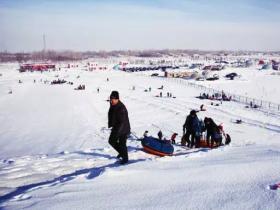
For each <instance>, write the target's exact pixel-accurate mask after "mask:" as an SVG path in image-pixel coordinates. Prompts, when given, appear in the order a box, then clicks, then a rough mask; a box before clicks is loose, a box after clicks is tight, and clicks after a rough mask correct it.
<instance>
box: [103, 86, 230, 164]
mask: <svg viewBox="0 0 280 210" xmlns="http://www.w3.org/2000/svg"><path fill="white" fill-rule="evenodd" d="M196 113H197V111H195V110H192V111H191V112H190V114H189V115H188V116H187V118H186V121H185V123H184V125H183V137H182V144H183V139H184V140H185V143H186V142H187V143H188V147H190V148H192V147H193V146H195V147H200V139H201V136H202V133H203V132H205V131H206V141H207V146H209V147H213V145H214V142H215V143H216V145H217V146H220V145H221V144H222V134H224V132H223V129H222V127H221V126H218V125H217V124H216V123H215V122H214V121H213V119H211V118H208V117H205V118H204V121H202V120H199V119H198V117H197V115H196ZM108 127H109V128H112V130H111V134H110V137H109V144H110V145H111V146H112V147H113V148H114V149H115V150H116V151H117V152H118V155H117V158H120V160H121V161H120V164H126V163H127V162H128V151H127V146H126V141H127V138H128V135H129V134H130V122H129V118H128V112H127V109H126V107H125V105H124V104H123V103H122V102H121V101H120V99H119V93H118V92H117V91H112V92H111V95H110V108H109V112H108ZM147 134H148V131H145V133H144V136H147ZM177 135H178V134H177V133H174V134H173V135H172V137H171V141H172V143H175V138H176V136H177ZM224 135H225V134H224ZM158 136H159V139H162V132H161V131H160V132H159V133H158ZM210 140H211V142H210ZM226 141H230V137H229V138H228V139H226ZM228 143H229V142H228ZM225 144H227V142H225Z"/></svg>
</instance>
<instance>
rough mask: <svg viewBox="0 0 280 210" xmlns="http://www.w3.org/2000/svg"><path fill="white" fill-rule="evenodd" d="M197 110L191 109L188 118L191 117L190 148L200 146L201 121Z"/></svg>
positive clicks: (189, 128) (189, 127) (189, 129)
mask: <svg viewBox="0 0 280 210" xmlns="http://www.w3.org/2000/svg"><path fill="white" fill-rule="evenodd" d="M196 112H197V111H195V110H191V112H190V114H189V116H188V119H189V122H188V124H189V126H188V131H189V133H190V135H191V141H190V148H192V147H193V146H195V147H196V148H198V147H199V143H200V136H201V131H202V130H201V123H200V121H199V119H198V117H197V115H196Z"/></svg>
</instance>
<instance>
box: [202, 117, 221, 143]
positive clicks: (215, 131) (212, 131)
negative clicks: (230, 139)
mask: <svg viewBox="0 0 280 210" xmlns="http://www.w3.org/2000/svg"><path fill="white" fill-rule="evenodd" d="M204 124H205V130H206V131H207V134H206V142H207V146H210V145H209V140H210V137H211V147H213V145H214V141H216V142H217V143H218V145H219V144H221V143H222V137H221V135H219V134H220V129H219V127H218V125H217V124H216V123H215V122H214V120H213V119H212V118H208V117H205V118H204Z"/></svg>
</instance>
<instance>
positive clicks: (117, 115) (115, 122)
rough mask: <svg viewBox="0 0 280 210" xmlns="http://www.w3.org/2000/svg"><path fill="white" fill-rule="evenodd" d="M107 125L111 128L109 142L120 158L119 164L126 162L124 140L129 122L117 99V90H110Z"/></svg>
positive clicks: (128, 131)
mask: <svg viewBox="0 0 280 210" xmlns="http://www.w3.org/2000/svg"><path fill="white" fill-rule="evenodd" d="M108 127H109V128H112V131H111V134H110V137H109V144H110V145H111V146H112V147H113V148H114V149H115V150H116V151H117V152H118V153H119V154H118V156H117V157H118V158H122V161H121V164H125V163H127V162H128V153H127V146H126V140H127V136H128V135H129V134H130V123H129V118H128V113H127V109H126V107H125V105H124V104H123V103H122V102H121V101H120V100H119V93H118V91H112V93H111V95H110V109H109V112H108Z"/></svg>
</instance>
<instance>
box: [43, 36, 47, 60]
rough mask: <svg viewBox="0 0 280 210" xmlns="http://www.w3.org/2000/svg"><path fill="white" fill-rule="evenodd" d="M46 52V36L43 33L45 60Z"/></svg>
mask: <svg viewBox="0 0 280 210" xmlns="http://www.w3.org/2000/svg"><path fill="white" fill-rule="evenodd" d="M45 54H46V36H45V34H43V60H45Z"/></svg>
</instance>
